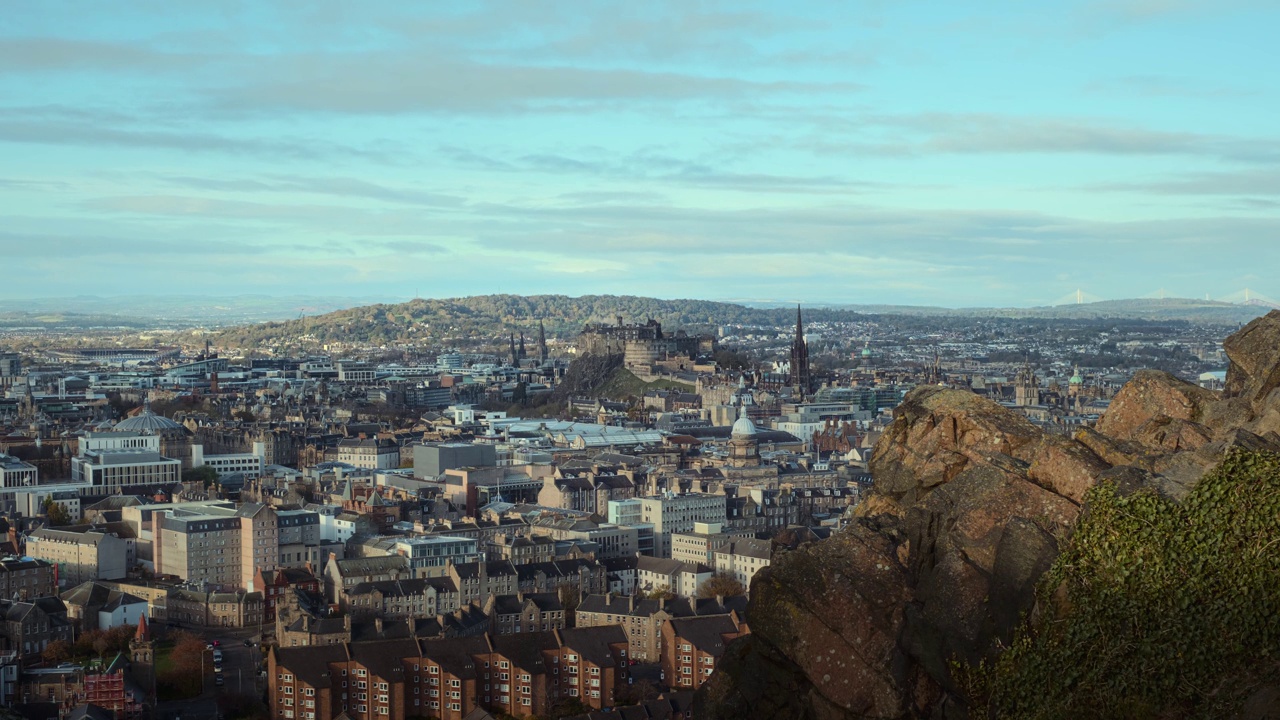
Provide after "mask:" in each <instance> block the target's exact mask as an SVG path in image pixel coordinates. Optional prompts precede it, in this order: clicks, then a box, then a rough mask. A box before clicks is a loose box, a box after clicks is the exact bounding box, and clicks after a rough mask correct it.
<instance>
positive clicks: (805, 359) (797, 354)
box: [789, 305, 813, 396]
mask: <svg viewBox="0 0 1280 720" xmlns="http://www.w3.org/2000/svg"><path fill="white" fill-rule="evenodd" d="M789 380H790V384H791V387H792V388H794V389H795V390H796V391H797V392H798V393H799V394H800V395H802V396H804V395H808V394H809V392H810V391H811V390H812V388H813V386H812V383H811V380H810V378H809V346H808V344H807V343H805V341H804V322H803V321H802V320H801V318H800V306H799V305H796V338H795V340H792V341H791V377H790V378H789Z"/></svg>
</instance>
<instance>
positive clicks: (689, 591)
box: [636, 555, 714, 598]
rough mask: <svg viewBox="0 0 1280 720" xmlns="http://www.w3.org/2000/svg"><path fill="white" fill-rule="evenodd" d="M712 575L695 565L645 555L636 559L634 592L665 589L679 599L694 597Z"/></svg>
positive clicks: (704, 566) (710, 572)
mask: <svg viewBox="0 0 1280 720" xmlns="http://www.w3.org/2000/svg"><path fill="white" fill-rule="evenodd" d="M713 574H714V573H713V572H712V570H711V568H709V567H707V566H706V565H699V564H697V563H686V562H680V561H679V560H667V559H663V558H652V557H648V556H645V555H641V556H640V557H638V558H636V590H637V591H639V592H642V593H651V592H654V591H656V590H664V589H665V590H670V591H671V592H673V593H675V594H676V595H678V596H680V597H685V598H691V597H696V596H697V594H698V587H699V586H701V585H702V583H704V582H706V581H707V580H710V579H711V576H712V575H713Z"/></svg>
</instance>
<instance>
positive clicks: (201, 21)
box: [0, 0, 1280, 307]
mask: <svg viewBox="0 0 1280 720" xmlns="http://www.w3.org/2000/svg"><path fill="white" fill-rule="evenodd" d="M1277 27H1280V3H1274V2H1242V1H1237V0H1214V1H1212V2H1201V1H1200V0H1105V1H1098V2H1094V1H1092V0H1083V1H1081V2H1057V1H1055V0H1040V1H1039V2H1034V3H1028V2H1012V1H1011V2H995V1H991V2H954V0H952V1H947V2H943V1H938V2H923V1H917V0H895V1H893V2H888V1H885V2H879V1H870V0H869V1H853V0H850V1H847V2H813V3H811V2H802V1H797V0H788V1H786V2H759V3H754V2H749V1H746V0H734V1H733V2H724V3H719V2H700V1H698V0H682V1H680V2H669V3H668V2H657V1H652V2H639V3H637V2H602V3H593V2H587V1H586V0H575V1H573V2H557V1H555V0H537V1H536V2H535V1H533V0H530V1H528V2H508V3H470V2H449V3H443V2H426V3H414V2H402V1H397V2H386V3H382V2H374V1H371V0H362V2H359V3H356V2H332V1H325V0H308V1H305V2H304V1H302V0H299V1H297V2H293V1H288V2H283V1H282V2H272V1H270V0H254V1H253V2H244V3H238V2H224V1H222V0H212V1H209V2H200V3H187V2H177V3H175V2H172V0H165V1H164V2H158V1H157V2H150V1H138V2H128V1H127V0H122V1H121V2H115V3H101V2H85V3H62V2H55V1H52V0H48V1H42V2H38V3H17V2H15V3H8V4H6V6H5V20H4V21H3V22H0V267H3V268H4V272H2V273H0V298H8V299H20V298H34V297H60V296H72V295H132V294H157V295H161V294H178V293H181V294H208V295H236V294H246V293H266V294H276V295H293V294H301V293H306V294H322V295H337V296H356V295H358V296H377V297H383V296H385V297H387V298H388V299H395V298H410V297H414V296H421V297H454V296H462V295H480V294H488V293H496V292H510V293H521V294H538V293H561V294H568V295H582V294H595V293H610V294H636V295H649V296H655V297H665V298H677V297H696V298H705V299H716V300H755V301H789V302H807V303H892V304H909V305H943V306H950V307H961V306H1029V305H1045V304H1053V303H1057V302H1061V301H1062V300H1063V299H1064V298H1066V297H1068V296H1074V294H1075V293H1076V291H1077V290H1079V291H1080V292H1081V293H1083V295H1084V296H1085V297H1086V298H1089V299H1093V298H1107V299H1112V298H1130V297H1143V296H1151V295H1154V294H1157V293H1160V292H1163V293H1164V294H1166V295H1168V296H1182V297H1198V298H1203V297H1213V298H1215V299H1219V298H1238V297H1239V293H1240V291H1242V290H1243V289H1245V288H1251V289H1252V291H1253V292H1254V293H1263V294H1266V295H1271V296H1280V281H1278V280H1277V275H1276V273H1275V268H1277V267H1280V129H1277V125H1276V123H1275V119H1276V117H1277V116H1280V81H1277V76H1276V69H1277V68H1278V67H1280V54H1278V51H1277V50H1276V46H1275V41H1274V34H1275V29H1276V28H1277Z"/></svg>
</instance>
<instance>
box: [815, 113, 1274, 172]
mask: <svg viewBox="0 0 1280 720" xmlns="http://www.w3.org/2000/svg"><path fill="white" fill-rule="evenodd" d="M813 121H814V123H815V124H816V125H817V129H818V132H817V133H816V134H813V135H810V136H807V137H805V138H802V139H800V140H794V141H792V145H793V147H797V148H800V149H806V150H808V151H809V152H812V153H814V154H818V155H827V154H830V153H834V152H840V153H842V154H848V155H870V156H882V157H923V156H929V155H1003V154H1026V153H1044V154H1076V153H1079V154H1098V155H1118V156H1135V157H1137V156H1152V155H1170V156H1173V155H1184V156H1201V157H1212V158H1218V159H1222V160H1229V161H1234V162H1272V161H1275V160H1277V159H1280V140H1277V139H1275V138H1241V137H1232V136H1225V135H1211V134H1206V133H1197V132H1185V131H1169V130H1156V129H1151V128H1146V127H1140V126H1134V125H1117V124H1112V123H1109V122H1106V121H1102V120H1096V119H1089V118H1069V117H1051V116H1050V117H1046V116H1019V115H1008V114H999V113H944V112H926V113H916V114H897V115H888V114H864V115H860V116H851V117H845V118H835V117H829V118H814V119H813ZM883 130H889V131H891V132H892V133H893V134H892V135H891V136H890V137H891V138H892V139H888V140H884V139H878V138H875V137H867V136H874V135H876V134H877V131H883Z"/></svg>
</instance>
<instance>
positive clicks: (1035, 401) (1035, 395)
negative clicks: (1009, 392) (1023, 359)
mask: <svg viewBox="0 0 1280 720" xmlns="http://www.w3.org/2000/svg"><path fill="white" fill-rule="evenodd" d="M1013 396H1014V404H1015V405H1017V406H1018V407H1030V406H1032V405H1039V404H1040V379H1039V378H1037V377H1036V373H1035V371H1034V370H1032V369H1031V363H1026V364H1025V365H1023V366H1022V372H1019V373H1018V384H1017V385H1016V386H1014V388H1013Z"/></svg>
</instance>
